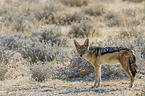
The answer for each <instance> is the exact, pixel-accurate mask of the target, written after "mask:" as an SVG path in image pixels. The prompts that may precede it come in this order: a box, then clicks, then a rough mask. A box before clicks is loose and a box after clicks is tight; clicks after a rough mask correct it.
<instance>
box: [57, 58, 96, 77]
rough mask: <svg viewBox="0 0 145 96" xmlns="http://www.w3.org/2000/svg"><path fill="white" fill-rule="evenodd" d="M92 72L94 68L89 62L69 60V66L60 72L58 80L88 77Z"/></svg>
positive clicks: (79, 59)
mask: <svg viewBox="0 0 145 96" xmlns="http://www.w3.org/2000/svg"><path fill="white" fill-rule="evenodd" d="M59 70H60V69H59ZM93 72H94V67H93V65H92V64H91V63H90V62H88V61H86V60H82V59H81V58H72V59H71V60H70V65H69V66H67V67H66V68H65V69H63V70H60V72H58V74H59V78H76V77H84V76H89V75H90V74H91V73H93ZM60 74H61V75H60Z"/></svg>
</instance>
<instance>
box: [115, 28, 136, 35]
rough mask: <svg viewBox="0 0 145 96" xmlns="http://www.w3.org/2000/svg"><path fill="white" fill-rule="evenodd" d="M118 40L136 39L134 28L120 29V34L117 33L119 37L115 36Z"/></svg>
mask: <svg viewBox="0 0 145 96" xmlns="http://www.w3.org/2000/svg"><path fill="white" fill-rule="evenodd" d="M117 37H119V38H125V37H128V38H132V37H135V38H136V37H137V31H136V29H135V28H134V27H131V28H126V29H122V30H121V32H120V33H119V35H118V36H117Z"/></svg>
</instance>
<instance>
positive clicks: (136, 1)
mask: <svg viewBox="0 0 145 96" xmlns="http://www.w3.org/2000/svg"><path fill="white" fill-rule="evenodd" d="M122 1H129V2H135V3H139V2H142V1H143V0H122Z"/></svg>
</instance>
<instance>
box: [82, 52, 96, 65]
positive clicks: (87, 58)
mask: <svg viewBox="0 0 145 96" xmlns="http://www.w3.org/2000/svg"><path fill="white" fill-rule="evenodd" d="M83 58H85V59H86V60H88V61H90V62H92V63H93V62H94V59H93V58H94V55H93V54H92V52H91V51H90V50H88V51H87V52H86V53H85V55H84V57H83Z"/></svg>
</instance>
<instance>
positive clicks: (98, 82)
mask: <svg viewBox="0 0 145 96" xmlns="http://www.w3.org/2000/svg"><path fill="white" fill-rule="evenodd" d="M96 85H97V86H96ZM99 86H101V66H100V65H98V66H95V83H94V86H92V88H94V87H99Z"/></svg>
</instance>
